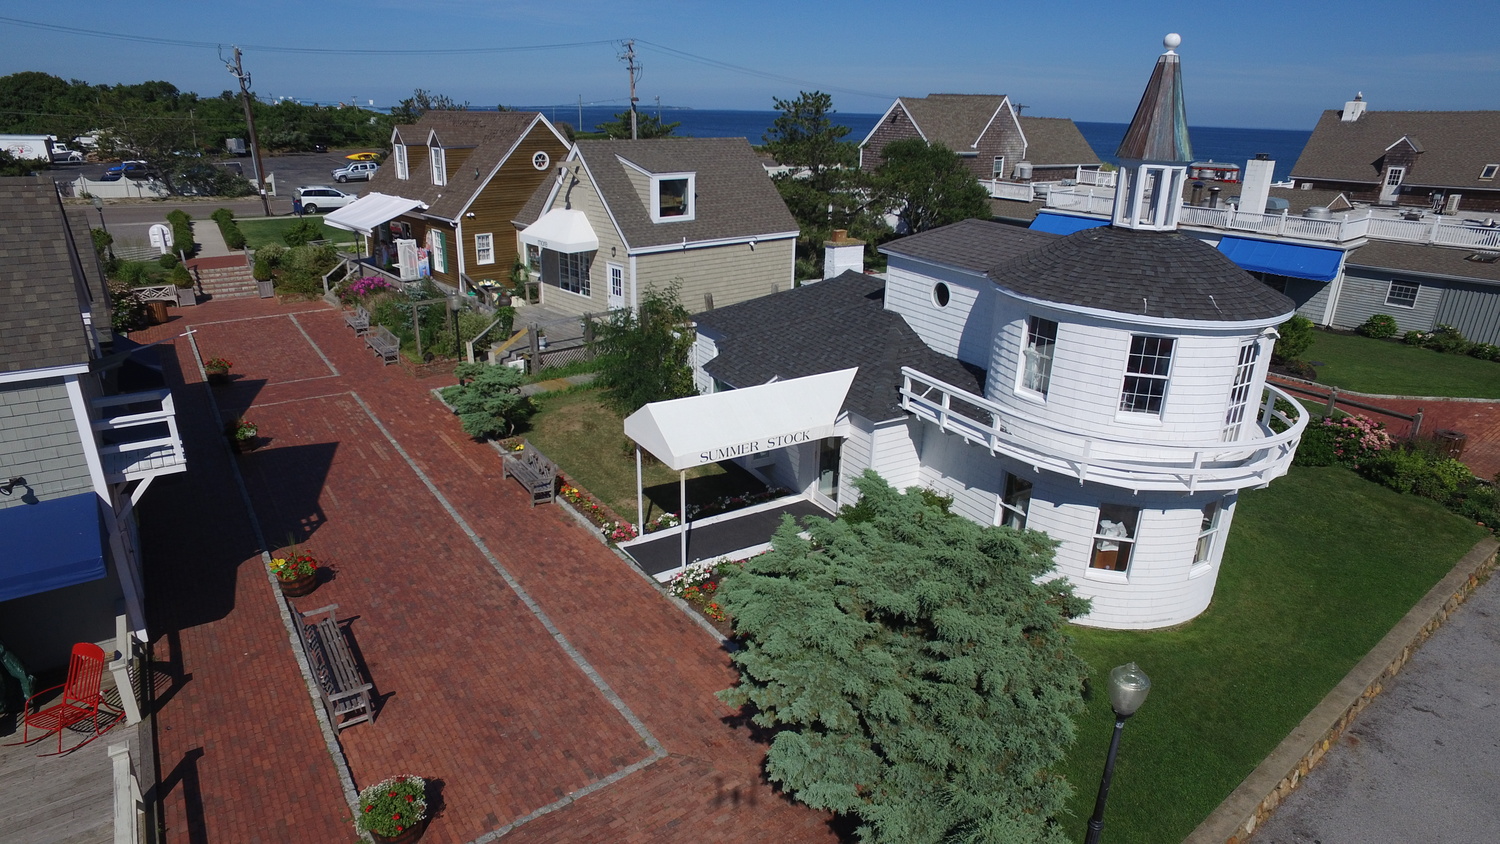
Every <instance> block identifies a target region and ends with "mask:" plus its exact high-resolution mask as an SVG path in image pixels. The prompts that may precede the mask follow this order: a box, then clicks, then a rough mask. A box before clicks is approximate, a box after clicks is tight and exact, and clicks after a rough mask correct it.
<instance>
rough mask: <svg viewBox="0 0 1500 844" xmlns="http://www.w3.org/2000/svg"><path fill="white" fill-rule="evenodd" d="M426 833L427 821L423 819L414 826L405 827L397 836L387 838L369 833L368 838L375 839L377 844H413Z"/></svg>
mask: <svg viewBox="0 0 1500 844" xmlns="http://www.w3.org/2000/svg"><path fill="white" fill-rule="evenodd" d="M426 831H427V819H426V818H423V819H422V820H420V821H417V825H416V826H409V827H407V828H406V829H404V830H402V831H401V834H399V835H395V836H387V835H381V834H380V833H378V832H371V833H370V837H371V838H373V839H375V841H376V842H377V844H414V842H416V841H417V840H418V839H420V838H421V837H422V833H424V832H426Z"/></svg>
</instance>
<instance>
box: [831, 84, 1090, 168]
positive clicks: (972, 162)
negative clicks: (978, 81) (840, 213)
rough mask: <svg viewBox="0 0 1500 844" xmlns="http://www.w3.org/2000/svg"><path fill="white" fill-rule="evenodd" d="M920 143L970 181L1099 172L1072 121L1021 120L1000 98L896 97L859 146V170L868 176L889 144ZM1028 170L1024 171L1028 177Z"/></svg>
mask: <svg viewBox="0 0 1500 844" xmlns="http://www.w3.org/2000/svg"><path fill="white" fill-rule="evenodd" d="M909 138H921V139H923V140H925V141H928V142H929V143H934V144H941V145H942V146H945V147H947V148H948V149H951V150H953V151H954V152H956V153H958V156H959V158H961V159H963V161H964V163H965V164H966V165H967V166H968V168H969V170H970V172H972V173H973V174H974V178H976V179H981V180H984V181H989V180H991V179H1000V180H1009V179H1020V180H1026V181H1038V182H1051V181H1061V180H1062V179H1071V178H1075V177H1076V176H1077V174H1078V170H1079V168H1083V169H1085V170H1098V169H1099V167H1100V162H1099V156H1098V155H1097V154H1096V153H1095V152H1094V150H1093V148H1092V147H1090V146H1089V144H1088V141H1086V140H1084V138H1083V134H1082V133H1081V132H1079V131H1078V127H1077V126H1075V125H1074V124H1073V121H1071V120H1068V119H1066V118H1057V117H1022V116H1020V114H1019V113H1018V111H1017V109H1016V107H1015V106H1014V105H1012V103H1011V101H1010V98H1009V97H1008V96H1005V95H1003V94H929V95H928V96H926V97H899V98H897V100H896V101H895V102H894V103H892V104H891V107H890V108H888V109H886V112H885V114H883V115H881V118H880V121H879V122H878V123H876V124H875V127H874V128H873V129H871V130H870V133H869V134H868V135H866V136H865V139H864V140H863V141H860V144H859V166H860V168H861V169H863V170H866V171H872V170H874V169H875V168H876V167H879V166H880V163H881V160H882V159H881V153H882V151H883V150H884V149H885V146H886V144H889V143H891V142H892V141H899V140H907V139H909ZM1028 167H1029V171H1028Z"/></svg>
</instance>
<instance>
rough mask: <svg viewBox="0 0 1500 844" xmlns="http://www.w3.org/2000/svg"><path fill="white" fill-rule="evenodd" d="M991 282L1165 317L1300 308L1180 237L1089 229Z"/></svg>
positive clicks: (1005, 267)
mask: <svg viewBox="0 0 1500 844" xmlns="http://www.w3.org/2000/svg"><path fill="white" fill-rule="evenodd" d="M990 278H992V279H994V281H995V283H996V284H999V285H1000V286H1001V287H1004V288H1006V289H1008V290H1012V291H1014V292H1016V293H1019V294H1021V295H1022V296H1029V297H1032V298H1035V299H1042V300H1045V301H1048V302H1057V303H1059V304H1064V305H1075V306H1079V307H1086V308H1095V309H1099V310H1109V311H1116V312H1118V313H1122V314H1133V315H1139V316H1149V317H1157V318H1163V319H1191V320H1205V321H1210V322H1240V321H1248V320H1260V319H1272V318H1275V317H1280V316H1291V314H1292V311H1294V310H1295V309H1296V305H1295V304H1294V303H1293V302H1292V300H1291V299H1288V298H1287V297H1285V296H1283V295H1281V294H1280V293H1277V292H1276V291H1274V290H1272V289H1271V288H1270V287H1268V286H1266V285H1265V284H1262V283H1261V282H1259V281H1257V280H1256V279H1255V277H1254V276H1251V275H1250V274H1249V273H1247V272H1245V271H1244V270H1242V269H1240V268H1239V267H1238V266H1236V265H1235V263H1234V262H1233V261H1231V260H1229V258H1227V257H1225V256H1224V253H1222V252H1220V251H1219V250H1217V249H1215V248H1213V247H1212V246H1209V245H1208V244H1206V243H1204V242H1203V241H1201V240H1198V239H1197V238H1195V237H1192V236H1190V235H1186V234H1182V233H1180V232H1154V231H1135V230H1132V229H1124V228H1116V227H1114V226H1101V227H1098V228H1092V229H1085V230H1083V231H1080V232H1074V233H1073V234H1070V235H1068V236H1066V237H1060V238H1058V239H1056V240H1054V241H1052V242H1051V243H1048V244H1045V245H1044V246H1042V247H1041V248H1040V249H1036V250H1033V251H1031V252H1028V253H1027V254H1024V255H1021V256H1020V257H1018V258H1014V259H1012V260H1010V261H1007V262H1005V263H1003V264H1000V265H998V266H996V267H994V268H993V269H991V270H990Z"/></svg>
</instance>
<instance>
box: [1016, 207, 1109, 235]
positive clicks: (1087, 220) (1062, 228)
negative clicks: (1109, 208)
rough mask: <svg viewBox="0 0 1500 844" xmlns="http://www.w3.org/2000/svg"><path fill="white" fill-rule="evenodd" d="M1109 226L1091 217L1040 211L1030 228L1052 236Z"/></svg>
mask: <svg viewBox="0 0 1500 844" xmlns="http://www.w3.org/2000/svg"><path fill="white" fill-rule="evenodd" d="M1107 225H1109V221H1108V220H1096V219H1094V218H1093V217H1070V216H1068V215H1066V214H1048V213H1047V212H1046V211H1042V212H1040V213H1039V214H1037V215H1036V219H1035V220H1032V221H1031V228H1033V229H1035V230H1036V231H1039V232H1052V233H1053V234H1072V233H1073V232H1081V231H1083V230H1084V229H1097V228H1099V227H1100V226H1107Z"/></svg>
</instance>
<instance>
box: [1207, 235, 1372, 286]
mask: <svg viewBox="0 0 1500 844" xmlns="http://www.w3.org/2000/svg"><path fill="white" fill-rule="evenodd" d="M1219 251H1220V252H1223V253H1224V255H1225V256H1227V257H1228V258H1229V260H1231V261H1233V262H1235V263H1236V264H1239V265H1240V267H1241V268H1243V269H1247V270H1255V271H1256V272H1262V273H1273V274H1275V275H1289V276H1292V277H1293V278H1305V279H1310V280H1312V281H1333V279H1334V276H1337V275H1338V274H1339V261H1340V260H1342V259H1343V257H1344V253H1343V252H1342V251H1340V250H1338V249H1320V248H1318V247H1316V246H1298V245H1296V244H1293V243H1272V242H1271V241H1269V240H1247V239H1246V238H1243V237H1226V238H1224V239H1222V240H1220V241H1219Z"/></svg>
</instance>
